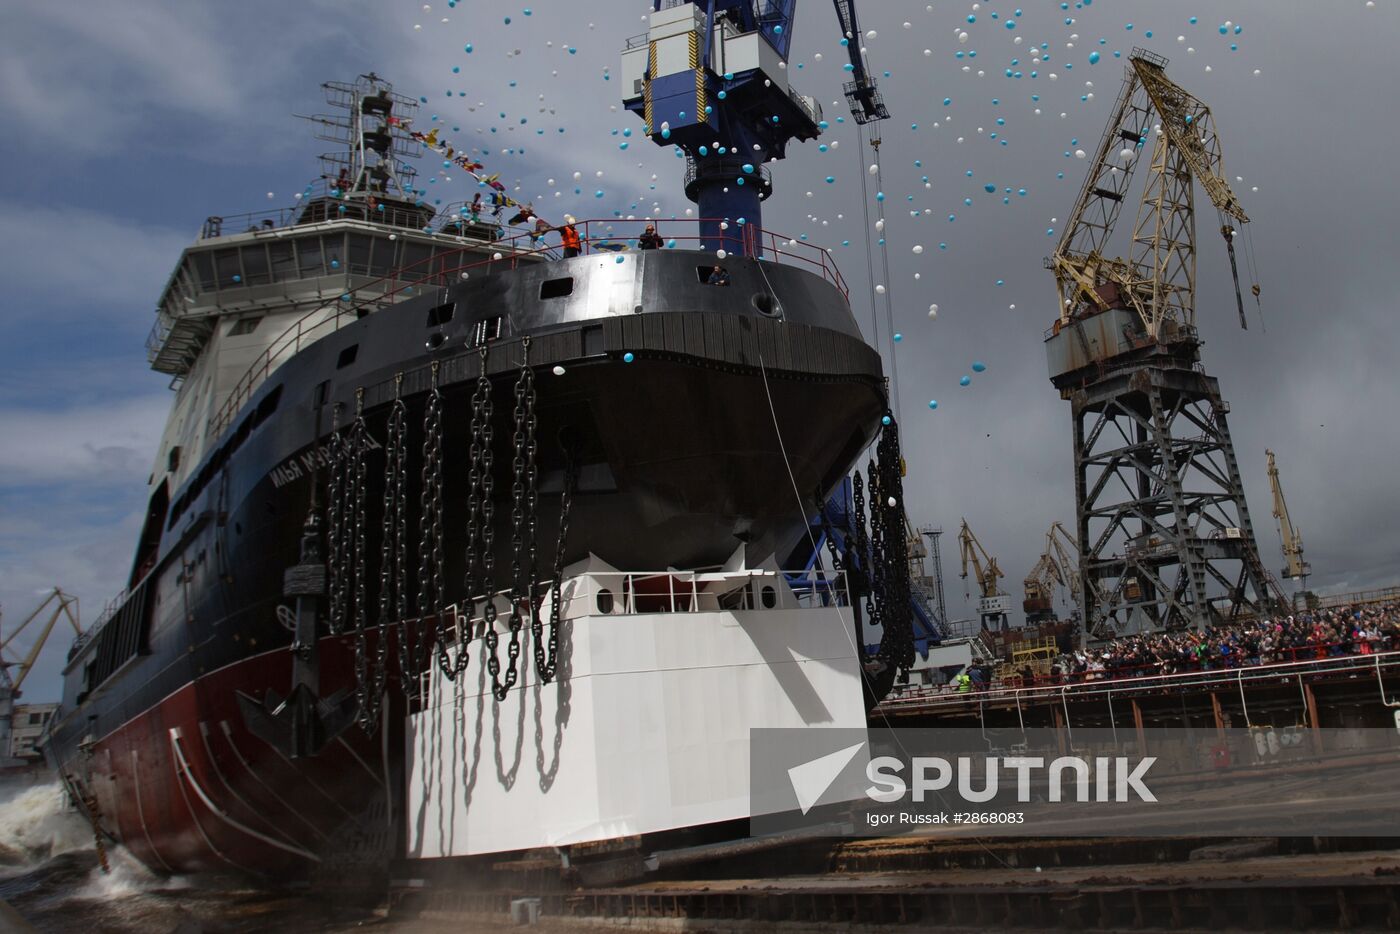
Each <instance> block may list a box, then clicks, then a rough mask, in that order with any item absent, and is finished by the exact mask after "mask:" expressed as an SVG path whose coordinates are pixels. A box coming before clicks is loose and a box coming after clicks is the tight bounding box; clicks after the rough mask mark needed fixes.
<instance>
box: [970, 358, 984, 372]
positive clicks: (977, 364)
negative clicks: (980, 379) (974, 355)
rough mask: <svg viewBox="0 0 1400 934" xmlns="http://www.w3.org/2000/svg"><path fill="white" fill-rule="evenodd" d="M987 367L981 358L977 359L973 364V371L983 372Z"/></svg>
mask: <svg viewBox="0 0 1400 934" xmlns="http://www.w3.org/2000/svg"><path fill="white" fill-rule="evenodd" d="M985 369H987V364H985V363H983V362H982V361H981V360H977V361H975V362H974V363H973V364H972V372H974V373H981V372H982V371H984V370H985Z"/></svg>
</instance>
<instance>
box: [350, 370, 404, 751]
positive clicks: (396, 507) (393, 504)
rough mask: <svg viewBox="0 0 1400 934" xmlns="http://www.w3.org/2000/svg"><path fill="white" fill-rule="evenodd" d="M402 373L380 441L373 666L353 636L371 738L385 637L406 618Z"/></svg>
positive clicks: (362, 641)
mask: <svg viewBox="0 0 1400 934" xmlns="http://www.w3.org/2000/svg"><path fill="white" fill-rule="evenodd" d="M402 386H403V374H402V373H399V374H397V375H396V376H395V377H394V402H393V405H392V406H391V407H390V410H389V420H388V423H387V425H386V427H385V442H384V510H383V519H382V525H381V533H380V535H381V537H380V542H379V617H378V630H379V632H378V637H377V639H376V640H375V661H374V667H373V669H372V670H371V669H370V665H369V659H368V657H367V656H368V653H367V646H366V637H365V630H364V629H363V628H360V629H358V630H357V631H356V633H355V694H356V699H357V700H358V701H359V711H360V712H359V716H358V718H357V719H358V721H359V723H360V725H361V726H362V727H364V728H365V730H366V731H367V732H370V733H373V732H374V729H375V726H376V724H377V723H378V721H379V705H380V702H381V700H382V698H383V694H384V682H385V679H386V670H387V667H388V665H387V655H388V651H389V632H390V630H391V627H392V626H393V625H394V624H396V623H397V624H399V625H402V624H403V621H404V618H405V617H406V616H407V615H408V614H407V595H406V593H405V588H404V564H405V560H406V556H405V538H406V534H405V532H406V518H405V515H404V514H405V512H406V511H407V509H406V506H407V503H406V502H405V496H404V490H405V486H406V482H407V470H406V461H407V449H406V447H405V437H406V434H407V427H406V425H405V417H406V415H407V407H406V406H405V405H404V402H403V399H402V397H401V395H400V392H401V390H402ZM399 645H400V650H401V651H400V654H399V673H400V675H405V674H407V665H406V659H405V658H404V655H403V652H402V649H403V648H404V642H403V639H400V640H399Z"/></svg>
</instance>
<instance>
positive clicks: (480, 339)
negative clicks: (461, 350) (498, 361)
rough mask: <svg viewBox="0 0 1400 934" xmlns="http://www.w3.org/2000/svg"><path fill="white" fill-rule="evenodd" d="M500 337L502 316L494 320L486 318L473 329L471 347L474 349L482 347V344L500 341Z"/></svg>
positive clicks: (497, 316)
mask: <svg viewBox="0 0 1400 934" xmlns="http://www.w3.org/2000/svg"><path fill="white" fill-rule="evenodd" d="M500 337H501V316H500V315H496V316H495V317H494V318H486V319H484V320H482V321H478V322H477V323H476V326H475V327H473V328H472V341H471V345H472V346H473V347H480V346H481V345H482V344H485V343H488V342H490V341H494V340H500Z"/></svg>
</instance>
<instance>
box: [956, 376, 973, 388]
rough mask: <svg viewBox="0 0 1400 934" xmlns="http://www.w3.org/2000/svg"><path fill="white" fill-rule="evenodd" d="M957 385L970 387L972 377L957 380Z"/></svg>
mask: <svg viewBox="0 0 1400 934" xmlns="http://www.w3.org/2000/svg"><path fill="white" fill-rule="evenodd" d="M958 385H959V386H970V385H972V377H971V376H964V377H963V378H962V379H960V380H958Z"/></svg>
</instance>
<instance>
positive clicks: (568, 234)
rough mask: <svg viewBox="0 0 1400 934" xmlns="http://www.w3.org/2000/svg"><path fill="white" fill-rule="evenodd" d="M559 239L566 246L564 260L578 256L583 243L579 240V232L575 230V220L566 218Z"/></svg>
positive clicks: (560, 229)
mask: <svg viewBox="0 0 1400 934" xmlns="http://www.w3.org/2000/svg"><path fill="white" fill-rule="evenodd" d="M559 239H560V241H561V242H562V243H563V245H564V258H565V259H568V258H569V257H571V256H578V254H579V249H580V247H581V246H582V242H581V241H580V240H579V238H578V231H577V230H575V229H574V219H573V218H572V217H566V218H564V226H563V227H560V228H559Z"/></svg>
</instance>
